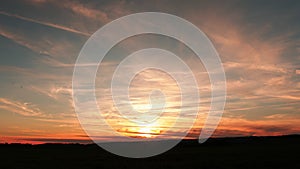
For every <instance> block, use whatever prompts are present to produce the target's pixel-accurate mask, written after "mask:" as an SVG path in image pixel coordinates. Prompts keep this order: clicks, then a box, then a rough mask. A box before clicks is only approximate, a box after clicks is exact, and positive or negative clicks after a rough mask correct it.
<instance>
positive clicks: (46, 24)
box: [0, 11, 90, 36]
mask: <svg viewBox="0 0 300 169" xmlns="http://www.w3.org/2000/svg"><path fill="white" fill-rule="evenodd" d="M0 14H1V15H6V16H9V17H14V18H18V19H21V20H24V21H28V22H33V23H37V24H41V25H45V26H49V27H52V28H56V29H60V30H63V31H67V32H72V33H76V34H80V35H84V36H90V34H89V33H85V32H81V31H78V30H75V29H72V28H69V27H65V26H62V25H57V24H54V23H50V22H45V21H38V20H35V19H31V18H27V17H24V16H19V15H16V14H10V13H7V12H3V11H0Z"/></svg>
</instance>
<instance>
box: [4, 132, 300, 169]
mask: <svg viewBox="0 0 300 169" xmlns="http://www.w3.org/2000/svg"><path fill="white" fill-rule="evenodd" d="M0 157H1V163H0V168H3V169H23V168H24V169H27V168H28V169H35V168H36V169H48V168H51V169H53V168H54V169H60V168H64V169H65V168H68V169H72V168H73V169H77V168H78V169H85V168H95V169H96V168H97V169H105V168H116V169H122V168H124V169H127V168H128V169H134V168H138V169H145V168H149V169H161V168H162V169H163V168H167V169H172V168H175V169H177V168H178V169H190V168H196V169H217V168H218V169H231V168H241V169H245V168H246V169H247V168H251V169H268V168H270V169H279V168H280V169H297V168H299V169H300V163H299V159H300V136H299V135H289V136H278V137H238V138H213V139H209V140H208V141H207V142H205V143H204V144H198V142H197V140H183V141H182V142H181V143H180V144H178V145H177V146H176V147H175V148H173V149H172V150H170V151H168V152H166V153H164V154H161V155H158V156H155V157H151V158H146V159H128V158H123V157H119V156H116V155H113V154H111V153H109V152H106V151H105V150H103V149H101V148H100V147H98V146H97V145H95V144H88V145H82V144H42V145H30V144H0Z"/></svg>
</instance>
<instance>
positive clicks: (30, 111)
mask: <svg viewBox="0 0 300 169" xmlns="http://www.w3.org/2000/svg"><path fill="white" fill-rule="evenodd" d="M0 108H1V109H4V110H7V111H9V112H12V113H17V114H19V115H22V116H30V117H39V116H43V115H44V113H43V112H41V110H40V109H39V108H38V107H37V106H36V105H34V104H32V103H27V102H19V101H13V100H10V99H6V98H0Z"/></svg>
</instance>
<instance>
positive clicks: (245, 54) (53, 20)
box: [0, 0, 300, 143]
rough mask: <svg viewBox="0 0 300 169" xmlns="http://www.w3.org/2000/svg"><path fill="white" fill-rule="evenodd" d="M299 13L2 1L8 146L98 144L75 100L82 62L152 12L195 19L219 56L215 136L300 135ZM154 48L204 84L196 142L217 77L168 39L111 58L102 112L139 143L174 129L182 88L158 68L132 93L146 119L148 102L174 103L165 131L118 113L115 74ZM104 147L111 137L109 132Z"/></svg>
mask: <svg viewBox="0 0 300 169" xmlns="http://www.w3.org/2000/svg"><path fill="white" fill-rule="evenodd" d="M299 9H300V1H276V0H275V1H273V0H269V1H268V0H267V1H253V0H249V1H176V0H175V1H174V0H169V1H168V0H162V1H158V0H157V1H143V2H141V1H138V0H136V1H109V0H106V1H102V0H101V1H85V0H79V1H78V0H77V1H71V0H49V1H47V0H19V1H18V0H1V5H0V22H1V25H0V33H1V36H0V45H1V46H0V47H1V48H0V49H1V50H0V53H1V60H0V78H1V81H0V142H1V143H3V142H22V143H43V142H80V143H85V142H89V138H88V137H87V135H86V134H85V132H84V130H83V129H82V128H81V126H80V124H79V121H78V120H77V117H76V113H75V110H74V106H73V100H72V75H73V69H74V64H75V62H76V58H77V57H78V55H79V52H80V50H81V48H82V47H83V45H84V43H85V42H86V41H87V39H88V38H89V37H90V36H91V35H92V34H93V33H94V32H95V31H96V30H98V29H99V28H100V27H101V26H103V25H105V24H107V23H109V22H110V21H113V20H115V19H117V18H119V17H122V16H125V15H128V14H132V13H137V12H149V11H152V12H164V13H170V14H173V15H177V16H179V17H182V18H184V19H186V20H188V21H190V22H191V23H193V24H194V25H196V26H197V27H199V28H200V29H201V30H202V31H203V32H204V33H205V34H206V35H207V36H208V37H209V38H210V40H211V41H212V43H213V44H214V46H215V48H216V50H217V51H218V53H219V55H220V58H221V60H222V63H223V66H224V69H225V73H226V78H227V102H226V106H225V110H224V114H223V118H222V120H221V122H220V124H219V126H218V128H217V130H216V131H215V133H214V137H232V136H273V135H286V134H300V22H299V21H300V12H299ZM120 31H122V28H120ZM146 47H163V48H164V49H166V50H170V51H172V52H174V53H176V54H178V55H179V56H180V57H181V58H182V60H184V61H185V62H186V63H187V65H188V66H189V67H190V68H191V70H192V71H193V73H194V74H195V76H196V77H197V82H198V86H199V92H200V95H201V101H199V104H200V115H199V117H198V119H197V121H196V123H195V125H194V127H193V129H192V130H191V131H190V134H189V135H188V136H187V137H188V138H197V137H198V135H199V133H200V130H201V127H202V126H203V122H204V119H205V117H206V113H207V112H208V111H209V109H208V107H209V101H210V99H209V98H210V88H209V87H210V84H209V79H208V77H207V73H206V71H205V68H204V67H203V66H202V65H201V61H200V60H199V59H197V57H195V56H194V54H193V52H191V51H190V50H189V49H188V48H187V47H186V46H184V45H183V44H182V43H179V42H178V41H175V40H174V39H170V38H168V37H160V36H156V35H141V36H135V37H132V38H129V39H126V40H125V41H122V42H121V43H119V44H118V45H116V46H115V47H114V48H113V50H111V51H110V52H109V53H108V54H107V55H106V56H105V58H104V60H103V62H102V63H101V65H100V67H101V69H100V70H99V72H98V74H97V79H96V87H97V88H96V95H97V96H98V97H97V101H98V103H99V107H100V108H102V113H103V114H104V116H105V117H106V119H107V121H108V123H109V124H111V125H112V127H113V128H115V129H116V130H117V131H119V132H120V133H122V134H123V135H126V136H132V137H147V138H148V137H152V135H156V134H164V133H163V131H164V130H165V129H167V128H168V126H169V125H170V124H172V123H173V122H174V119H176V115H177V113H178V109H179V108H178V105H179V103H178V98H177V96H178V87H177V86H176V85H175V84H176V83H175V82H174V79H172V78H170V77H169V76H168V75H167V74H165V73H163V72H159V71H155V70H146V71H144V72H141V73H140V74H139V75H138V76H137V77H136V78H135V79H134V80H133V82H132V86H131V87H132V88H131V89H130V93H131V94H132V98H131V99H132V103H133V107H134V108H136V109H138V110H139V111H142V112H143V111H146V110H147V109H148V108H149V104H148V100H147V98H148V96H149V93H150V92H151V90H153V89H155V88H156V87H159V88H160V89H161V90H162V91H164V92H165V94H166V95H168V96H169V97H166V102H167V105H166V106H167V107H166V109H167V112H166V113H165V116H164V117H163V119H160V121H159V122H158V123H157V126H150V127H148V128H141V127H137V126H134V125H132V124H130V123H128V122H124V121H122V120H120V116H118V115H117V112H116V109H115V108H114V107H113V104H112V100H111V96H110V94H109V92H110V80H111V76H112V74H113V72H114V70H115V68H116V66H117V65H118V63H119V62H120V61H122V59H124V57H126V56H127V55H129V54H130V53H132V52H133V51H136V50H138V49H143V48H146ZM137 64H138V62H137ZM137 91H139V92H137ZM136 93H139V94H136ZM140 94H141V95H140ZM188 118H189V116H188V115H187V116H186V117H184V119H181V120H182V121H181V124H182V128H181V127H179V128H178V129H177V130H174V131H172V133H173V134H172V135H167V136H166V137H169V138H175V137H176V135H177V134H178V133H180V132H184V131H183V130H184V129H183V128H184V126H185V120H186V119H188ZM99 139H103V140H108V141H109V140H110V139H112V138H111V136H110V135H107V134H103V135H101V132H100V134H99Z"/></svg>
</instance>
